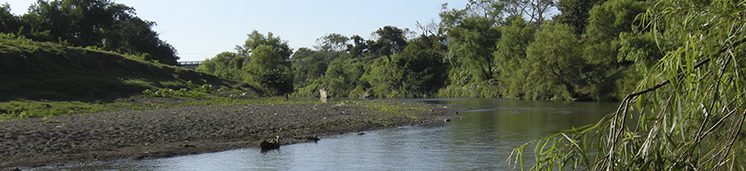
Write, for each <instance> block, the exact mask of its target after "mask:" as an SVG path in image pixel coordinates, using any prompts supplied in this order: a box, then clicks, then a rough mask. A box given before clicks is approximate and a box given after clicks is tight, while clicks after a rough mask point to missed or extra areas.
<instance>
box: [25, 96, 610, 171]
mask: <svg viewBox="0 0 746 171" xmlns="http://www.w3.org/2000/svg"><path fill="white" fill-rule="evenodd" d="M408 101H414V100H408ZM417 101H423V102H426V103H438V104H452V105H457V106H460V107H463V108H464V109H465V110H464V111H461V112H459V114H458V115H457V116H459V117H462V118H463V119H462V120H456V121H453V122H448V123H445V122H438V123H431V124H425V125H417V126H406V127H399V128H393V129H386V130H377V131H368V132H366V134H365V135H357V134H355V133H350V134H342V135H333V136H326V137H321V138H322V140H321V141H318V142H317V143H304V144H295V145H288V146H282V147H281V148H280V149H279V150H273V151H269V152H266V153H261V152H260V150H259V149H258V148H246V149H238V150H231V151H224V152H216V153H206V154H198V155H187V156H178V157H171V158H160V159H146V160H139V161H118V162H110V163H99V164H96V165H84V166H70V167H61V168H60V167H58V168H40V169H38V170H48V169H49V170H174V171H176V170H178V171H182V170H510V169H512V168H513V166H509V165H508V163H507V162H506V159H507V158H508V156H510V152H511V151H512V149H513V148H515V147H517V146H519V145H521V144H523V143H525V142H528V141H530V140H533V139H536V138H539V137H542V136H548V135H551V134H552V131H555V130H562V129H569V128H571V127H573V126H575V127H578V126H583V125H586V124H591V123H595V122H596V121H598V119H600V118H601V117H603V116H604V115H605V114H608V113H610V112H613V111H614V110H615V109H616V107H617V103H597V102H544V101H519V100H501V99H432V100H417ZM531 153H532V152H531Z"/></svg>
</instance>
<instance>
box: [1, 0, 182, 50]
mask: <svg viewBox="0 0 746 171" xmlns="http://www.w3.org/2000/svg"><path fill="white" fill-rule="evenodd" d="M10 11H11V8H10V5H8V4H7V3H6V4H2V5H0V23H1V24H2V25H0V32H2V33H4V34H5V35H9V37H15V38H25V39H31V40H34V41H39V42H55V43H59V44H63V45H68V46H77V47H89V48H96V49H101V50H106V51H113V52H117V53H121V54H130V55H136V56H139V57H141V58H142V59H145V60H149V61H156V62H159V63H163V64H169V65H176V64H177V62H176V60H178V59H179V57H178V56H177V54H176V49H175V48H174V47H173V46H171V45H170V44H168V43H167V42H166V41H163V40H161V39H160V38H158V33H157V32H155V31H153V30H152V27H153V26H155V24H156V23H155V22H152V21H147V20H144V19H141V18H139V17H137V16H136V13H135V9H134V8H132V7H130V6H127V5H124V4H118V3H114V2H113V1H111V0H53V1H45V0H38V1H36V3H34V4H32V5H31V6H30V7H29V9H28V13H26V14H24V15H21V16H16V15H13V14H12V13H10Z"/></svg>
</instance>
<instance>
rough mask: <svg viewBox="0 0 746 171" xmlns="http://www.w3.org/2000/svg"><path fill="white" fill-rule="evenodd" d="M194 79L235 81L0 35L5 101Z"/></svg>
mask: <svg viewBox="0 0 746 171" xmlns="http://www.w3.org/2000/svg"><path fill="white" fill-rule="evenodd" d="M189 81H191V82H192V83H194V84H196V85H202V84H204V83H205V82H204V81H206V83H207V84H212V85H214V86H218V87H230V85H231V84H235V82H232V81H229V80H224V79H220V78H217V77H215V76H212V75H208V74H203V73H198V72H195V71H193V70H188V69H182V68H179V67H175V66H168V65H163V64H157V63H152V62H147V61H144V60H140V59H135V58H134V57H128V56H123V55H120V54H116V53H110V52H104V51H97V50H91V49H85V48H76V47H68V46H62V45H59V44H55V43H41V42H33V41H28V40H8V39H0V102H7V101H11V100H76V101H94V100H96V101H104V100H113V99H117V98H122V97H128V96H131V95H138V94H142V91H144V90H146V89H158V88H174V89H177V88H182V87H187V86H189V85H188V82H189Z"/></svg>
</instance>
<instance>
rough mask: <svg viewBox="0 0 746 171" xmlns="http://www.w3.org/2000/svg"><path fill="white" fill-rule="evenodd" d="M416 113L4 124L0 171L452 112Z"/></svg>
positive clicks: (288, 110) (184, 112) (270, 109)
mask: <svg viewBox="0 0 746 171" xmlns="http://www.w3.org/2000/svg"><path fill="white" fill-rule="evenodd" d="M399 104H400V105H401V104H402V103H401V102H399ZM404 105H414V104H404ZM418 105H421V104H418ZM424 106H425V108H426V110H408V111H407V112H405V113H406V114H404V113H400V114H381V113H380V111H381V110H377V109H373V108H366V107H364V104H363V105H338V104H334V103H327V104H291V105H236V106H227V107H226V106H219V105H215V106H190V107H181V108H172V109H162V110H143V111H129V110H125V111H116V112H104V113H95V114H85V115H68V116H56V117H51V118H28V119H18V120H7V121H3V122H0V146H2V148H0V170H8V169H13V168H30V167H39V166H56V165H64V164H76V163H90V162H95V161H111V160H119V159H141V158H145V157H166V156H173V155H183V154H193V153H204V152H215V151H224V150H230V149H238V148H250V147H258V145H259V143H260V142H261V141H262V140H264V139H270V138H274V137H275V136H280V137H281V143H282V144H290V143H299V142H308V141H310V140H309V138H310V137H315V136H322V135H331V134H339V133H347V132H357V131H365V130H373V129H382V128H388V127H396V126H400V125H411V124H417V123H423V122H433V121H443V120H444V119H446V118H449V117H451V115H452V114H453V112H454V109H453V108H451V107H447V106H440V105H424ZM407 115H408V116H407Z"/></svg>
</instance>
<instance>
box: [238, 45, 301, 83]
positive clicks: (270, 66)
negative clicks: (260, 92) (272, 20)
mask: <svg viewBox="0 0 746 171" xmlns="http://www.w3.org/2000/svg"><path fill="white" fill-rule="evenodd" d="M248 37H249V38H248V39H247V40H246V42H245V43H244V45H243V46H238V47H236V50H237V51H238V55H241V56H247V57H248V58H247V59H248V61H247V62H246V64H245V65H243V68H242V69H243V70H244V71H246V72H247V73H248V75H247V77H246V78H245V80H250V81H252V82H256V83H258V84H260V85H261V86H262V87H263V88H265V89H266V90H267V92H268V93H269V95H282V94H285V95H287V94H289V93H290V92H292V91H293V73H292V70H291V68H292V63H291V61H290V55H292V53H293V50H292V49H290V46H288V44H287V41H284V40H282V39H280V37H275V36H274V35H273V34H272V33H271V32H269V33H267V36H264V35H263V34H261V33H259V32H258V31H256V30H254V31H253V32H251V33H250V34H248Z"/></svg>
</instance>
